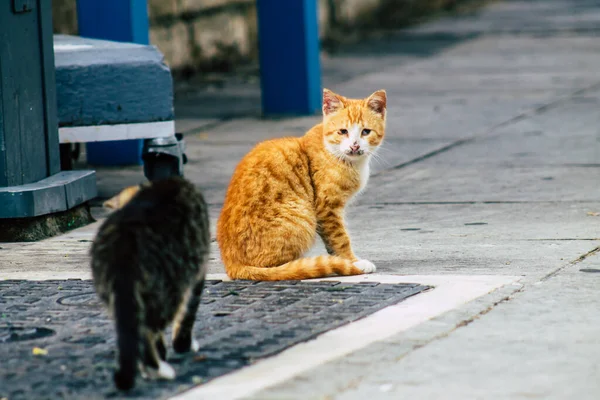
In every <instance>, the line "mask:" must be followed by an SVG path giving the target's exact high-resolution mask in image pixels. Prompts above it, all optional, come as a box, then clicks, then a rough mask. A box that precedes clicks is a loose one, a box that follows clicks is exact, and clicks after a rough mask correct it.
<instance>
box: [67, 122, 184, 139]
mask: <svg viewBox="0 0 600 400" xmlns="http://www.w3.org/2000/svg"><path fill="white" fill-rule="evenodd" d="M174 134H175V121H159V122H142V123H136V124H117V125H94V126H73V127H62V128H58V137H59V142H60V143H88V142H105V141H109V140H128V139H152V138H157V137H168V136H173V135H174Z"/></svg>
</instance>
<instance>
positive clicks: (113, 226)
mask: <svg viewBox="0 0 600 400" xmlns="http://www.w3.org/2000/svg"><path fill="white" fill-rule="evenodd" d="M124 192H126V195H123V192H122V193H121V195H120V196H118V197H119V198H120V199H121V201H120V202H119V203H118V204H116V205H114V206H115V207H116V208H117V210H116V211H114V212H113V213H112V214H111V215H110V216H109V217H108V218H107V219H106V221H105V222H104V223H103V224H102V226H101V227H100V230H99V231H98V234H97V236H96V238H95V240H94V243H93V245H92V248H91V256H92V263H91V266H92V275H93V279H94V286H95V288H96V292H97V294H98V296H99V298H100V299H101V301H102V302H103V303H104V304H105V305H106V306H107V308H108V310H109V312H110V314H111V315H112V316H113V318H114V320H115V324H116V331H117V342H118V350H119V369H118V371H117V372H116V373H115V375H114V380H115V385H116V386H117V388H119V389H121V390H128V389H131V388H132V387H133V386H134V385H135V377H136V375H137V371H138V368H140V369H141V372H142V374H143V375H148V376H154V377H160V378H164V379H173V378H174V377H175V371H174V370H173V368H172V367H171V366H170V365H169V364H167V363H166V361H165V360H166V344H165V339H164V330H165V328H166V327H167V326H168V325H169V324H170V323H173V340H172V341H173V348H174V350H175V351H176V352H178V353H185V352H187V351H190V350H193V351H196V350H197V349H198V344H197V342H196V341H195V340H194V339H193V338H192V328H193V325H194V321H195V316H196V311H197V309H198V304H199V302H200V295H201V292H202V289H203V286H204V278H205V274H206V267H205V263H206V260H207V257H208V252H209V246H210V233H209V222H208V212H207V206H206V203H205V202H204V199H203V197H202V194H201V193H200V192H199V191H198V190H196V188H195V187H194V186H193V185H192V184H191V183H190V182H188V181H186V180H185V179H183V178H179V177H175V178H169V179H165V180H160V181H156V182H153V183H151V184H148V185H147V186H140V187H132V188H128V189H125V191H124Z"/></svg>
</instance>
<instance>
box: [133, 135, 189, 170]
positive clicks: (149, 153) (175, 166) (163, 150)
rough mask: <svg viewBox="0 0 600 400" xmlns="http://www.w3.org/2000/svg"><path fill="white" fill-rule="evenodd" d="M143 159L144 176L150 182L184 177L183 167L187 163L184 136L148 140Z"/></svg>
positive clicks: (145, 142)
mask: <svg viewBox="0 0 600 400" xmlns="http://www.w3.org/2000/svg"><path fill="white" fill-rule="evenodd" d="M142 159H143V160H144V175H145V176H146V178H147V179H148V180H149V181H155V180H160V179H165V178H168V177H170V176H183V165H184V164H186V163H187V157H186V155H185V141H184V139H183V135H182V134H181V133H176V134H175V135H173V136H169V137H164V138H155V139H146V140H145V141H144V149H143V151H142Z"/></svg>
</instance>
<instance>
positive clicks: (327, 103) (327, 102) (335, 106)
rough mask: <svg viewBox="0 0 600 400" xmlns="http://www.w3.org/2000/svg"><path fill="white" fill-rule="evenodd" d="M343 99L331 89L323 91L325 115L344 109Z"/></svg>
mask: <svg viewBox="0 0 600 400" xmlns="http://www.w3.org/2000/svg"><path fill="white" fill-rule="evenodd" d="M342 99H343V97H341V96H339V95H337V94H335V93H333V92H332V91H331V90H329V89H323V115H329V114H333V113H334V112H336V111H339V110H341V109H342V108H344V102H343V100H342Z"/></svg>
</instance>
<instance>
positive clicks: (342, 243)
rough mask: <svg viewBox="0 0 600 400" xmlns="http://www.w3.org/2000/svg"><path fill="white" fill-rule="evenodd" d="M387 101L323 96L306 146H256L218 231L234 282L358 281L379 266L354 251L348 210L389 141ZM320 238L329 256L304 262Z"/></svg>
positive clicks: (286, 142) (289, 142) (291, 141)
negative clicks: (357, 277) (372, 162)
mask: <svg viewBox="0 0 600 400" xmlns="http://www.w3.org/2000/svg"><path fill="white" fill-rule="evenodd" d="M386 108H387V97H386V93H385V91H383V90H379V91H376V92H375V93H373V94H372V95H370V96H369V97H367V98H365V99H348V98H346V97H343V96H340V95H338V94H335V93H333V92H331V91H329V90H327V89H325V90H324V91H323V122H322V123H320V124H318V125H316V126H315V127H313V128H312V129H311V130H310V131H308V132H307V133H306V134H305V135H304V136H303V137H301V138H281V139H275V140H268V141H265V142H262V143H260V144H258V145H257V146H256V147H255V148H254V149H253V150H251V151H250V153H248V154H247V155H246V156H245V157H244V158H243V159H242V161H241V162H240V163H239V165H238V166H237V168H236V170H235V172H234V174H233V177H232V179H231V182H230V184H229V188H228V190H227V195H226V197H225V203H224V205H223V210H222V212H221V215H220V217H219V221H218V225H217V240H218V242H219V247H220V249H221V258H222V259H223V263H224V264H225V269H226V271H227V274H228V275H229V276H230V277H231V278H233V279H251V280H285V279H306V278H318V277H323V276H327V275H331V274H334V273H335V274H338V275H358V274H363V273H371V272H374V271H375V265H373V263H371V262H370V261H368V260H361V259H359V258H358V257H357V256H356V255H355V254H354V252H353V251H352V246H351V244H350V237H349V235H348V232H347V230H346V227H345V222H344V208H345V207H346V205H347V204H348V202H349V201H350V200H351V199H352V198H353V197H354V196H355V195H356V194H357V193H358V192H360V191H362V190H363V189H364V188H365V186H366V184H367V180H368V179H369V161H370V158H371V156H372V155H373V154H374V153H375V151H376V150H377V148H378V147H379V146H380V144H381V143H382V141H383V138H384V135H385V119H386ZM316 234H319V236H320V237H321V238H322V240H323V242H324V243H325V247H326V248H327V252H328V253H329V255H327V256H320V257H313V258H300V257H301V256H302V255H303V254H304V253H305V252H306V251H307V250H308V249H309V248H310V247H311V246H312V245H313V243H314V239H315V237H316Z"/></svg>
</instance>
